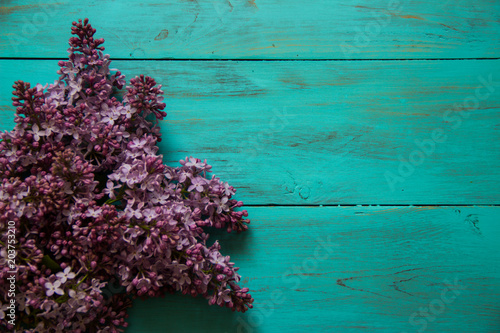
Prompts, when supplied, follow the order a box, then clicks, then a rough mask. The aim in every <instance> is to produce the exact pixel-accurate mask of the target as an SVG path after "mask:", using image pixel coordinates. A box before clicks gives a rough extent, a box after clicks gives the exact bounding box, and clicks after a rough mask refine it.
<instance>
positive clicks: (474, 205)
mask: <svg viewBox="0 0 500 333" xmlns="http://www.w3.org/2000/svg"><path fill="white" fill-rule="evenodd" d="M244 207H500V204H324V205H323V204H316V205H313V204H309V205H307V204H306V205H296V204H249V205H244Z"/></svg>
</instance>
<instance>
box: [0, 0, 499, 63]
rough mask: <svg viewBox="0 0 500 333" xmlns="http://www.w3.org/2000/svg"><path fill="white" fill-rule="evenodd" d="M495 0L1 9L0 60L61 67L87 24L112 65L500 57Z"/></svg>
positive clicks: (147, 0)
mask: <svg viewBox="0 0 500 333" xmlns="http://www.w3.org/2000/svg"><path fill="white" fill-rule="evenodd" d="M499 12H500V2H498V1H497V0H475V1H473V2H472V3H471V2H470V1H451V0H448V1H441V2H436V1H434V0H422V1H408V0H356V1H355V0H350V1H329V0H316V1H310V2H307V3H304V2H303V1H299V0H288V1H284V0H281V1H278V0H269V1H259V0H257V1H254V0H229V1H228V0H214V1H186V0H177V1H163V0H144V1H135V0H123V1H111V0H107V1H104V0H99V1H97V0H91V1H85V2H75V1H69V0H49V1H45V0H44V1H42V0H8V1H2V3H1V5H0V54H1V56H3V57H65V56H66V48H67V40H68V38H69V36H70V24H71V22H72V21H74V20H76V19H78V18H84V17H89V18H90V19H91V21H92V23H93V25H94V26H95V28H97V29H98V35H99V36H100V37H104V38H105V39H106V40H107V42H106V45H107V50H108V52H110V54H111V55H112V56H113V57H118V58H147V59H152V58H196V59H201V58H203V59H231V58H239V59H242V58H245V59H256V58H265V59H311V58H314V59H410V58H455V57H456V58H478V57H479V58H483V57H498V56H499V54H500V52H499V51H500V18H499V16H498V13H499Z"/></svg>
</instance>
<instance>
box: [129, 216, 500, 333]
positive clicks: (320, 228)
mask: <svg viewBox="0 0 500 333" xmlns="http://www.w3.org/2000/svg"><path fill="white" fill-rule="evenodd" d="M249 213H250V215H251V216H252V217H253V219H254V222H255V223H253V224H251V227H252V228H251V230H250V231H249V232H248V233H247V234H245V233H243V234H240V235H227V234H224V233H219V234H218V235H217V237H212V238H213V239H215V238H219V239H220V241H221V245H222V250H223V252H225V253H227V254H230V255H231V259H232V261H234V262H236V263H237V266H239V267H241V269H240V271H239V272H240V273H241V274H242V275H243V276H244V277H245V278H244V280H243V283H244V285H245V286H248V287H249V288H251V289H252V290H254V292H253V295H254V297H255V299H256V301H255V309H254V310H252V311H251V312H247V313H245V314H234V313H231V312H230V311H229V310H227V309H219V308H209V307H208V305H207V302H206V301H205V300H203V299H192V298H189V297H182V296H180V295H179V296H178V295H175V296H174V295H167V296H166V298H165V299H157V300H148V301H147V302H142V301H140V300H138V301H136V303H135V304H136V306H135V307H134V308H133V310H132V311H131V317H130V322H131V326H130V328H129V330H128V332H134V333H136V332H137V333H140V332H144V333H146V332H151V333H154V332H207V329H206V328H207V327H210V330H209V331H210V332H221V333H223V332H228V333H229V332H231V333H232V332H241V333H243V332H245V333H251V332H255V333H256V332H259V333H281V332H297V333H302V332H370V333H371V332H408V333H411V332H418V330H419V329H421V328H425V332H427V333H430V332H436V333H443V332H475V333H481V332H485V333H486V332H498V328H499V327H500V326H499V323H500V322H499V320H500V318H499V314H500V291H499V288H498V286H499V283H500V251H499V250H500V245H499V243H498V238H499V237H500V224H499V223H498V222H499V218H498V216H499V214H500V207H476V208H474V207H322V208H321V207H309V208H305V207H254V208H251V209H250V211H249ZM317 249H319V250H318V251H317ZM315 254H316V255H317V259H315V258H316V257H315ZM308 258H311V259H308ZM449 285H451V286H455V287H456V289H455V291H456V292H457V295H456V294H454V293H453V292H452V291H450V290H449V289H447V288H449ZM451 289H453V287H452V288H451ZM273 293H274V294H273ZM443 294H444V297H443V296H442V295H443ZM273 297H274V298H273ZM443 300H444V301H443ZM442 304H444V308H442V306H441V305H442ZM425 308H426V309H427V310H424V309H425ZM421 309H422V311H423V312H422V314H421V312H420V310H421ZM429 309H430V310H429ZM425 311H427V313H428V314H429V315H430V317H425V313H426V312H425ZM433 311H434V313H433ZM414 313H416V315H415V314H414ZM412 315H413V317H412ZM174 318H175V320H174ZM412 324H413V325H412ZM424 325H425V326H424Z"/></svg>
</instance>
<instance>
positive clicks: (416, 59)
mask: <svg viewBox="0 0 500 333" xmlns="http://www.w3.org/2000/svg"><path fill="white" fill-rule="evenodd" d="M64 59H66V58H37V57H25V58H24V57H0V60H64ZM110 60H116V61H264V62H279V61H294V62H301V61H319V62H322V61H323V62H325V61H326V62H328V61H342V62H343V61H346V62H349V61H463V60H500V58H499V57H494V58H420V59H419V58H411V59H397V58H393V59H238V58H234V59H224V58H222V59H206V58H201V59H197V58H159V59H157V58H110Z"/></svg>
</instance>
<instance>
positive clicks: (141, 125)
mask: <svg viewBox="0 0 500 333" xmlns="http://www.w3.org/2000/svg"><path fill="white" fill-rule="evenodd" d="M95 32H96V30H95V29H93V28H92V26H91V25H90V24H89V23H88V20H87V19H85V20H84V21H83V22H82V21H81V20H80V21H78V22H73V27H72V28H71V33H72V34H73V35H74V36H73V37H71V38H70V40H69V44H70V48H69V50H68V51H69V60H68V61H60V62H59V66H60V69H59V71H58V74H59V79H58V80H57V81H55V82H54V83H52V84H49V85H46V86H42V85H39V84H38V85H36V86H35V87H33V88H32V87H31V86H30V84H29V83H25V82H23V81H17V82H15V84H14V86H13V88H14V92H13V94H14V97H13V98H12V100H13V105H14V107H16V117H15V123H16V126H15V128H14V129H13V130H12V131H10V132H4V133H2V134H1V136H0V138H1V142H0V179H1V184H0V229H1V236H0V237H1V238H0V245H1V251H0V262H1V263H2V265H1V268H0V293H1V295H2V296H1V297H0V327H4V328H7V329H11V330H12V329H14V330H16V331H21V330H23V331H24V332H77V333H79V332H81V333H83V332H87V331H92V332H123V329H124V327H126V326H127V322H126V318H127V312H126V311H127V308H128V307H130V306H131V304H132V299H133V298H135V297H156V296H160V295H162V294H164V293H165V292H175V291H180V292H182V293H183V294H190V295H192V296H197V295H202V296H203V297H205V298H207V299H208V301H209V304H217V305H220V306H226V307H229V308H231V309H232V310H233V311H241V312H245V311H246V310H247V309H248V308H251V307H252V302H253V299H252V297H251V296H250V294H249V293H248V291H249V290H248V288H241V287H240V286H239V285H238V282H239V281H240V276H239V275H238V274H237V270H238V268H237V267H235V266H234V263H232V262H231V261H230V258H229V256H224V255H222V254H221V253H220V245H219V243H218V242H215V243H214V244H213V245H212V246H207V244H206V241H207V238H208V235H207V234H206V232H205V230H204V229H203V227H207V226H209V227H216V228H225V229H227V231H228V232H231V231H236V232H241V231H245V230H246V229H247V223H249V221H248V220H246V219H244V217H246V216H247V212H246V211H245V210H243V211H236V210H235V209H236V208H239V207H241V206H242V205H243V203H242V202H241V201H236V200H234V199H232V195H234V193H235V189H234V188H233V187H232V186H229V184H227V183H224V182H222V181H221V180H220V179H219V178H217V177H215V176H212V177H209V173H210V172H211V166H210V165H208V164H207V162H206V160H205V161H201V160H200V159H197V158H193V157H186V159H185V160H182V161H180V164H181V166H179V167H171V166H167V165H165V164H163V162H162V156H161V155H158V147H157V146H156V143H157V142H158V141H160V140H161V135H160V129H159V126H158V123H159V121H160V120H162V119H163V118H164V117H165V116H166V112H165V111H163V110H164V108H165V103H163V97H162V95H163V91H162V90H161V85H157V84H156V81H155V80H154V79H152V78H150V77H145V76H142V75H141V76H138V77H135V78H133V79H131V80H130V84H129V86H127V87H126V93H125V95H124V97H123V99H121V100H120V99H119V98H118V97H116V96H117V95H115V94H116V93H117V91H119V90H120V89H122V88H123V87H124V86H125V84H126V82H125V77H124V76H123V75H122V74H121V73H120V72H119V71H116V72H114V73H113V74H111V72H110V69H109V66H110V58H109V55H104V54H103V53H102V51H104V47H103V46H102V44H103V42H104V40H103V39H96V38H95V37H94V34H95ZM9 221H14V223H15V228H16V238H17V244H16V250H17V258H16V260H17V261H16V264H17V268H18V273H17V289H16V302H17V304H18V313H17V315H18V317H17V320H16V326H15V327H13V326H12V325H10V324H9V323H8V318H7V317H6V316H5V311H6V305H7V304H8V302H9V299H7V294H8V293H7V290H8V288H9V286H8V282H7V280H6V277H7V276H9V273H8V271H9V267H8V265H6V262H7V251H6V244H8V237H7V234H8V233H7V228H8V222H9ZM115 278H118V280H119V283H120V284H121V285H122V286H123V287H124V288H126V291H127V293H122V294H114V295H112V296H111V297H107V298H106V297H104V294H103V292H102V291H103V288H105V287H106V284H107V282H108V281H110V280H112V279H115Z"/></svg>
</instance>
